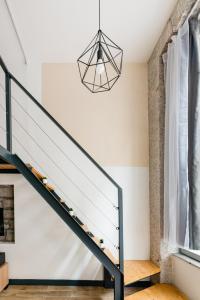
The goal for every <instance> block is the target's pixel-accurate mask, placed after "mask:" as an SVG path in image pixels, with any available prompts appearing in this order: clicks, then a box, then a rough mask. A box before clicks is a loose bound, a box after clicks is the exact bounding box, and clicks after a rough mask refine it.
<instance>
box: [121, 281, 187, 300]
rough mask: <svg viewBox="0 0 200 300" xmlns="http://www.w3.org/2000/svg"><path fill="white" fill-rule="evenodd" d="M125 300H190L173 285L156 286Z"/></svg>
mask: <svg viewBox="0 0 200 300" xmlns="http://www.w3.org/2000/svg"><path fill="white" fill-rule="evenodd" d="M125 300H189V299H188V298H187V297H186V296H185V295H184V294H183V293H182V292H181V291H179V290H178V289H177V288H176V287H175V286H173V285H171V284H164V283H162V284H156V285H153V286H151V287H149V288H147V289H144V290H142V291H140V292H137V293H135V294H133V295H130V296H127V297H125Z"/></svg>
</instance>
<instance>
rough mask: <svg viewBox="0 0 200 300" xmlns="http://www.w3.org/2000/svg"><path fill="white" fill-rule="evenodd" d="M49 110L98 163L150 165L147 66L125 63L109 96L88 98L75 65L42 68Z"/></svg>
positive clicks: (54, 65) (88, 94) (91, 95)
mask: <svg viewBox="0 0 200 300" xmlns="http://www.w3.org/2000/svg"><path fill="white" fill-rule="evenodd" d="M42 80H43V84H42V101H43V104H44V106H45V107H46V108H47V110H48V111H49V112H50V113H51V114H52V115H53V116H54V117H55V118H56V119H57V120H59V122H60V123H61V124H62V125H63V127H64V128H66V129H67V130H68V131H69V132H70V133H71V134H72V136H73V137H75V138H76V139H77V140H78V141H79V143H80V144H81V145H82V146H83V147H84V148H85V149H86V150H87V151H89V153H90V154H92V155H93V157H94V158H95V159H96V160H97V161H98V162H100V163H101V164H102V165H104V166H105V165H109V166H115V165H117V166H142V167H146V166H148V94H147V93H148V91H147V90H148V87H147V65H146V64H134V63H129V64H125V65H124V69H123V74H122V76H121V78H120V79H119V81H118V82H117V84H116V85H115V86H114V88H113V89H112V90H111V91H110V92H108V93H100V94H91V93H90V92H89V91H88V90H87V89H86V88H85V87H84V86H83V85H82V84H81V82H80V78H79V73H78V69H77V65H76V64H69V63H68V64H63V63H62V64H55V63H51V64H50V63H49V64H43V67H42Z"/></svg>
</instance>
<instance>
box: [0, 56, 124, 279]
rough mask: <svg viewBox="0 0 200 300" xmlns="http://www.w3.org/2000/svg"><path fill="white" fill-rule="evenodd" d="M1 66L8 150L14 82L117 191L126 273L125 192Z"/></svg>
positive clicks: (121, 264) (10, 148) (121, 257)
mask: <svg viewBox="0 0 200 300" xmlns="http://www.w3.org/2000/svg"><path fill="white" fill-rule="evenodd" d="M0 66H1V68H2V70H3V72H4V74H5V113H6V128H5V133H6V149H7V150H8V151H9V152H10V153H13V132H12V121H13V118H12V101H13V98H12V89H11V84H12V82H14V83H15V84H16V85H17V86H18V87H19V89H20V90H21V91H23V93H25V94H26V96H28V98H29V99H30V100H31V101H32V103H34V105H36V106H37V107H38V108H39V110H40V111H42V112H43V113H44V114H45V116H46V117H47V118H48V119H49V120H50V121H51V122H53V124H54V125H56V127H57V128H58V129H59V130H60V131H61V132H62V133H63V134H64V135H65V136H66V137H67V138H68V139H69V140H70V141H71V142H72V143H73V144H74V145H75V146H76V147H77V148H78V149H79V150H80V151H81V152H82V153H83V154H84V156H85V157H87V159H88V160H89V161H90V162H91V163H92V164H93V165H94V166H95V167H96V168H97V169H98V170H99V171H100V172H101V173H102V174H103V176H104V177H105V178H107V180H108V181H109V182H110V183H111V184H112V185H113V186H114V187H115V188H116V189H117V197H118V200H117V206H116V207H115V209H116V210H117V212H118V226H117V230H118V241H119V246H118V248H119V249H118V251H119V269H120V271H121V272H122V273H123V271H124V251H123V249H124V246H123V192H122V188H121V187H120V186H119V185H118V183H117V182H116V181H115V180H114V179H113V178H112V177H111V176H110V175H109V174H108V173H107V172H106V171H105V170H104V169H103V168H102V167H101V166H100V165H99V164H98V163H97V161H96V160H95V159H94V158H93V157H92V156H91V155H90V154H89V153H88V152H87V151H86V150H85V149H84V148H83V147H82V146H81V145H80V144H79V143H78V142H77V141H76V140H75V139H74V138H73V137H72V136H71V135H70V134H69V133H68V132H67V131H66V130H65V129H64V128H63V127H62V126H61V125H60V124H59V123H58V122H57V121H56V120H55V118H54V117H53V116H52V115H51V114H50V113H49V112H48V111H47V110H46V109H45V108H44V107H43V106H42V105H41V104H40V103H39V102H38V101H37V100H36V99H35V98H34V97H33V96H32V95H31V93H30V92H29V91H28V90H27V89H26V88H25V87H24V86H23V85H22V84H21V83H20V82H19V81H18V80H17V79H16V78H15V77H14V76H13V75H12V73H10V72H9V70H8V69H7V67H6V65H5V63H4V62H3V60H2V58H1V57H0ZM22 146H23V145H22ZM64 175H65V174H64Z"/></svg>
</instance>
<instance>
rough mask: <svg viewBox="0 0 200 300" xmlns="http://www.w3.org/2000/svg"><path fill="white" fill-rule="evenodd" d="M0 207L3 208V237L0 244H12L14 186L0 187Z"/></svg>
mask: <svg viewBox="0 0 200 300" xmlns="http://www.w3.org/2000/svg"><path fill="white" fill-rule="evenodd" d="M0 207H1V208H3V216H4V236H0V242H3V243H5V242H11V243H12V242H14V240H15V234H14V186H13V185H0Z"/></svg>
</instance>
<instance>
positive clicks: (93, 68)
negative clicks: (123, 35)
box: [77, 0, 123, 93]
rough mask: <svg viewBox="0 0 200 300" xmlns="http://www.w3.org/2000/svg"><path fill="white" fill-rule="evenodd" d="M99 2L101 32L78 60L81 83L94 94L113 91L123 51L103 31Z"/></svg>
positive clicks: (120, 67) (118, 74)
mask: <svg viewBox="0 0 200 300" xmlns="http://www.w3.org/2000/svg"><path fill="white" fill-rule="evenodd" d="M100 4H101V3H100V0H99V30H98V32H97V34H96V35H95V36H94V38H93V39H92V41H91V42H90V44H89V45H88V46H87V48H86V49H85V50H84V52H83V53H82V54H81V56H80V57H79V58H78V60H77V62H78V67H79V73H80V77H81V82H82V83H83V85H84V86H85V87H87V88H88V89H89V90H90V91H91V92H92V93H99V92H106V91H109V90H111V88H112V87H113V85H114V84H115V83H116V81H117V80H118V78H119V77H120V75H121V71H122V60H123V50H122V49H121V48H120V47H119V46H117V45H116V44H115V43H114V42H113V41H112V40H111V39H110V38H109V37H108V36H107V35H106V34H105V33H103V31H102V30H101V5H100Z"/></svg>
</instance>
